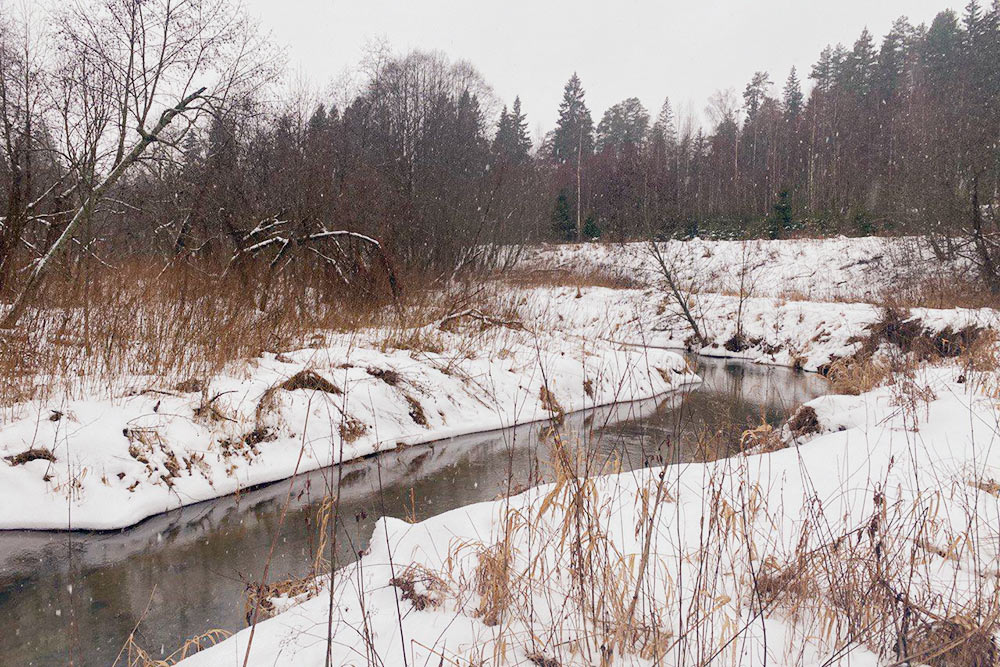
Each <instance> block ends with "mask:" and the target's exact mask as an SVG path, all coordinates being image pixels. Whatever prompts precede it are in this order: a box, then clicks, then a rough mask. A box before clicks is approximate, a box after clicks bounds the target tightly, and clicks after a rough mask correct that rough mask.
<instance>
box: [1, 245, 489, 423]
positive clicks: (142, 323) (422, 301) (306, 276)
mask: <svg viewBox="0 0 1000 667" xmlns="http://www.w3.org/2000/svg"><path fill="white" fill-rule="evenodd" d="M382 282H384V280H382V281H381V282H380V281H379V280H378V278H377V277H376V278H373V279H372V281H371V282H370V283H368V284H365V285H362V286H360V287H359V286H357V285H353V286H346V285H344V284H343V283H342V282H340V281H339V280H337V279H331V277H330V276H327V275H322V274H310V273H306V272H299V273H295V272H282V273H277V274H275V275H271V274H270V273H269V272H268V270H267V267H261V268H254V267H244V268H243V269H241V270H240V271H236V270H228V271H226V270H224V269H218V270H215V271H207V270H204V269H203V268H201V267H197V266H192V265H187V264H183V263H181V264H170V265H167V266H164V265H163V264H162V263H160V262H156V261H149V262H138V261H135V262H130V263H127V264H124V265H122V266H120V267H104V266H98V267H96V268H91V269H90V270H89V271H88V273H87V275H85V276H76V275H74V276H65V275H64V276H60V277H57V278H56V279H54V280H52V281H51V282H50V283H49V284H48V285H47V287H46V290H45V292H44V293H43V294H42V295H41V297H40V298H39V299H38V301H37V303H36V304H35V306H34V307H32V308H31V309H30V310H29V311H28V312H27V313H26V314H25V316H24V318H23V319H22V321H21V322H20V323H19V325H18V327H17V329H16V330H15V331H13V332H10V333H8V334H5V335H4V336H3V337H2V338H0V408H2V407H7V406H11V405H13V404H16V403H20V402H23V401H29V400H35V399H39V400H45V399H49V398H52V397H55V396H59V397H62V396H65V397H68V398H79V397H81V396H83V395H88V396H89V395H94V394H95V393H96V394H98V395H102V394H103V395H107V394H120V393H125V392H128V391H130V390H134V389H139V388H142V387H146V386H148V384H149V383H150V382H156V383H158V384H159V385H160V386H173V385H176V384H179V383H191V384H192V385H193V384H195V383H204V380H205V379H206V378H210V377H212V376H213V375H215V374H217V373H220V372H222V371H223V370H224V369H225V368H226V367H227V365H228V364H231V363H232V362H236V361H241V360H249V359H253V358H255V357H258V356H260V355H261V354H263V353H264V352H273V353H279V352H282V351H289V350H292V349H300V348H303V347H310V346H313V347H315V346H319V345H322V344H323V342H324V340H325V337H326V336H327V335H329V334H334V333H338V332H349V331H358V330H361V329H376V328H378V329H382V330H383V331H384V340H385V341H386V344H387V345H399V346H407V345H409V346H411V347H412V346H418V345H432V341H430V340H420V339H413V340H408V337H410V336H412V335H414V334H412V330H413V329H415V328H419V327H420V326H422V325H426V324H427V323H429V322H434V321H435V320H437V319H439V318H443V317H445V316H446V315H448V314H449V313H452V312H455V310H456V309H461V308H473V307H475V308H477V309H478V310H480V311H482V312H490V313H493V312H500V313H503V311H504V309H505V308H506V306H502V305H498V302H499V298H495V297H496V295H497V293H498V290H495V289H494V290H489V289H484V288H482V287H480V286H477V285H476V283H475V281H474V280H472V279H469V280H468V281H466V282H464V283H455V282H450V283H448V284H440V283H437V282H435V277H434V276H428V275H420V274H404V275H401V276H400V282H401V284H402V285H403V290H402V292H401V295H400V297H399V298H398V300H394V299H393V298H392V297H391V296H390V290H389V289H388V286H387V285H384V284H382ZM442 295H444V297H443V296H442ZM192 381H193V382H192Z"/></svg>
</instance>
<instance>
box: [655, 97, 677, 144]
mask: <svg viewBox="0 0 1000 667" xmlns="http://www.w3.org/2000/svg"><path fill="white" fill-rule="evenodd" d="M653 134H654V135H656V136H657V137H659V138H661V139H663V143H664V144H665V145H666V146H667V148H674V147H675V146H677V126H676V124H675V123H674V111H673V108H672V107H671V106H670V98H669V97H668V98H665V99H664V100H663V106H662V107H660V114H659V115H658V116H657V117H656V122H655V123H653Z"/></svg>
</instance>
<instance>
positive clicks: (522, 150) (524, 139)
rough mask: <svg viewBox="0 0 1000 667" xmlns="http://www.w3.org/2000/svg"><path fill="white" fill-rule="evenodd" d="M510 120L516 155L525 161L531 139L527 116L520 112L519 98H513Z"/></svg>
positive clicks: (529, 149)
mask: <svg viewBox="0 0 1000 667" xmlns="http://www.w3.org/2000/svg"><path fill="white" fill-rule="evenodd" d="M510 118H511V125H512V127H513V130H514V143H515V145H516V146H517V149H518V150H517V154H518V155H519V156H523V157H524V158H525V159H527V157H528V154H529V153H530V152H531V137H529V136H528V116H527V114H525V113H523V112H522V111H521V98H520V96H517V97H515V98H514V108H513V109H512V110H511V114H510Z"/></svg>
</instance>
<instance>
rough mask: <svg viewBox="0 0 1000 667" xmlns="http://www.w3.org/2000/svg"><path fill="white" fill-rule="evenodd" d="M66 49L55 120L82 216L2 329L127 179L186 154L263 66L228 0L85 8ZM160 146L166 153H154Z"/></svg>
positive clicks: (63, 42)
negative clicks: (136, 170)
mask: <svg viewBox="0 0 1000 667" xmlns="http://www.w3.org/2000/svg"><path fill="white" fill-rule="evenodd" d="M59 40H60V43H59V46H60V53H61V54H62V56H63V59H62V64H61V65H60V66H59V68H58V69H57V72H58V74H57V76H56V83H55V85H54V86H53V89H52V94H51V98H52V102H53V104H52V114H53V117H54V118H55V119H57V121H58V122H57V123H54V124H56V125H57V126H59V127H61V128H62V141H61V143H62V150H61V157H62V159H63V160H64V162H65V164H66V166H67V169H68V172H69V174H70V175H71V178H72V179H73V181H74V182H73V190H74V192H75V195H76V207H75V213H74V214H73V215H72V217H71V218H70V219H69V222H68V224H66V226H65V227H64V228H63V229H62V231H61V233H59V234H58V235H57V236H55V238H54V240H53V241H52V243H51V244H50V245H49V246H48V247H47V248H46V249H45V250H44V253H43V254H42V255H41V256H40V257H39V258H38V259H37V260H36V261H35V263H34V266H33V267H32V268H31V270H30V272H29V273H28V277H27V278H26V279H25V281H24V283H23V284H22V285H21V288H20V292H19V293H18V295H17V297H16V298H15V300H14V302H13V304H12V305H11V308H10V309H9V310H8V311H7V313H6V314H5V316H4V318H3V320H2V321H0V328H3V329H12V328H13V327H14V326H15V325H16V324H17V322H18V320H19V319H20V317H21V315H22V314H23V312H24V309H25V307H26V306H27V304H28V302H29V301H30V300H31V299H32V298H33V296H34V294H35V292H36V291H37V289H38V286H39V285H40V283H41V281H42V279H43V278H44V276H45V275H46V274H47V273H48V271H49V270H50V269H51V267H52V264H53V261H54V260H55V259H57V258H58V257H59V256H61V255H62V254H63V253H65V252H66V250H67V249H68V248H69V246H70V241H71V239H73V238H74V235H76V234H77V233H78V232H79V231H80V230H81V229H82V228H85V227H87V226H89V224H90V221H91V218H92V216H93V215H94V213H95V211H96V210H97V209H98V206H99V205H100V204H101V202H102V201H103V200H104V199H105V198H106V197H107V196H108V194H109V193H110V192H111V190H112V188H114V187H115V185H116V184H117V183H118V182H119V181H120V180H121V179H122V177H123V176H124V175H125V174H126V172H128V171H129V170H130V169H131V168H132V167H133V166H134V165H136V164H138V163H140V162H141V161H143V160H146V159H154V158H156V159H162V158H163V157H164V156H165V155H169V153H170V152H171V151H176V150H179V142H180V141H181V140H182V139H183V137H184V135H185V133H186V132H188V131H189V130H190V129H191V128H192V127H194V125H195V123H196V122H197V120H198V118H199V117H200V116H201V114H202V113H203V112H206V111H209V110H211V109H212V108H213V105H219V104H221V103H222V102H224V101H225V99H226V98H227V97H228V96H229V95H231V94H232V93H233V91H234V90H235V89H238V88H239V87H241V86H245V85H246V83H247V81H248V80H250V79H249V78H248V77H252V76H253V75H254V73H256V72H259V71H260V63H261V62H262V60H261V56H262V52H261V51H260V50H259V49H257V50H255V49H254V47H255V44H254V37H253V30H252V26H251V24H250V23H249V22H248V21H247V19H246V17H245V14H244V13H243V12H242V11H237V10H236V8H235V7H233V6H232V5H231V3H229V2H228V0H111V1H110V2H82V1H81V2H77V3H75V4H73V5H72V6H70V7H69V8H68V9H66V10H65V13H64V14H63V15H62V16H61V18H60V30H59ZM256 46H259V45H256ZM178 118H180V119H183V120H184V121H185V122H184V123H183V124H182V125H181V126H180V127H178V126H177V125H176V123H175V120H176V119H178ZM154 119H156V120H155V121H154ZM172 125H173V126H172ZM153 145H156V146H161V147H163V148H162V150H160V151H152V152H148V151H147V149H149V148H150V147H151V146H153Z"/></svg>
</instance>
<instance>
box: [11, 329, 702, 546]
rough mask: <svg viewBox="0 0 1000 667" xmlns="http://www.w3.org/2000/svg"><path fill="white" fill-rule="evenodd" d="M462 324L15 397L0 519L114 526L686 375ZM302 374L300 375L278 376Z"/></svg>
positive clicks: (553, 337) (629, 355)
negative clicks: (202, 370)
mask: <svg viewBox="0 0 1000 667" xmlns="http://www.w3.org/2000/svg"><path fill="white" fill-rule="evenodd" d="M471 335H472V334H466V333H462V332H444V331H441V332H437V333H436V336H437V338H436V341H439V342H440V343H439V344H441V345H443V346H444V348H443V349H444V351H439V352H432V351H418V350H400V349H388V350H385V351H383V350H382V349H380V347H379V346H378V344H377V342H376V340H375V337H374V336H373V335H370V336H369V338H366V337H365V335H364V334H362V335H353V336H347V335H344V336H341V337H339V338H336V339H334V340H333V341H332V343H331V344H330V345H329V346H327V347H323V348H321V349H305V350H299V351H296V352H290V353H286V354H282V355H277V356H275V355H268V356H267V357H265V358H261V359H256V360H253V361H252V362H251V363H249V364H246V365H240V366H239V367H237V368H235V369H234V370H233V372H232V373H231V374H229V375H226V376H221V377H216V378H213V379H212V380H211V381H210V383H209V385H208V386H205V387H203V388H201V391H198V392H195V391H191V389H192V387H181V388H176V387H160V386H155V385H152V386H150V387H149V388H148V390H147V391H144V392H141V393H137V394H135V395H131V396H124V397H118V398H115V399H105V400H73V401H65V402H61V403H59V404H31V405H25V406H21V407H20V409H19V411H18V412H17V414H18V415H19V416H18V418H16V419H13V420H10V421H7V422H6V423H4V424H3V425H2V426H0V508H2V511H0V529H9V528H37V529H65V528H69V527H72V528H87V529H111V528H120V527H123V526H128V525H131V524H133V523H136V522H138V521H140V520H142V519H144V518H146V517H148V516H151V515H153V514H157V513H160V512H164V511H167V510H170V509H172V508H176V507H180V506H183V505H188V504H191V503H196V502H199V501H202V500H206V499H209V498H215V497H218V496H222V495H227V494H230V493H234V492H236V491H238V490H240V489H245V488H248V487H251V486H254V485H258V484H263V483H266V482H272V481H275V480H278V479H283V478H286V477H288V476H290V475H292V474H295V473H297V472H298V473H301V472H306V471H309V470H314V469H317V468H320V467H323V466H328V465H331V464H334V463H337V462H340V461H347V460H350V459H355V458H358V457H363V456H367V455H371V454H373V453H375V452H379V451H384V450H390V449H394V448H397V447H401V446H405V445H408V444H413V443H417V442H426V441H430V440H435V439H439V438H446V437H449V436H454V435H460V434H466V433H473V432H477V431H483V430H490V429H497V428H502V427H506V426H511V425H513V424H518V423H525V422H531V421H536V420H543V419H549V418H552V417H554V416H557V415H558V414H559V413H561V412H563V411H575V410H581V409H584V408H587V407H592V406H595V405H602V404H607V403H613V402H617V401H629V400H634V399H642V398H648V397H650V396H654V395H658V394H662V393H664V392H668V391H671V390H674V389H677V388H679V387H680V386H682V385H684V384H685V383H690V382H693V381H696V377H695V376H693V375H691V374H689V373H688V372H687V367H686V365H685V363H684V361H683V359H682V358H681V357H680V356H678V355H677V354H674V353H670V352H664V351H660V350H650V351H648V352H645V351H640V350H636V349H632V348H628V347H623V346H620V345H614V344H611V343H607V342H604V341H595V342H593V343H588V342H585V341H583V340H581V339H578V338H567V337H564V336H561V335H559V334H558V333H555V334H552V333H546V334H537V335H536V334H530V333H527V332H514V331H505V332H504V333H503V334H498V335H492V336H485V337H484V336H477V337H475V338H474V339H472V338H470V337H469V336H471ZM303 371H308V372H309V373H311V374H312V375H307V376H304V377H305V378H306V382H305V383H304V384H303V383H302V382H300V383H299V385H301V386H297V385H295V384H292V385H289V384H287V382H288V381H289V380H290V379H291V378H295V377H296V376H298V378H299V379H300V380H301V378H302V377H303V376H299V375H298V374H300V373H301V372H303ZM543 387H544V388H547V390H548V392H551V393H550V395H549V394H546V392H545V390H543ZM40 454H43V455H44V456H43V457H40V456H39V455H40ZM26 459H32V460H26ZM50 459H54V460H50Z"/></svg>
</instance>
